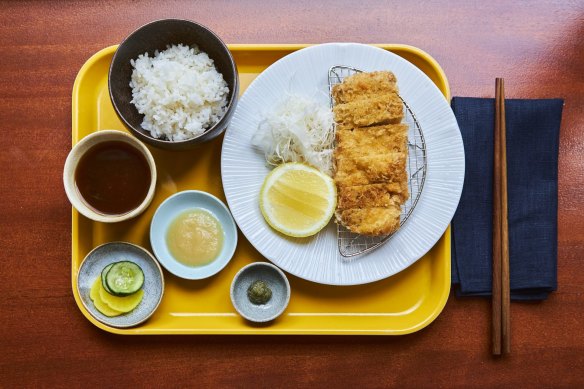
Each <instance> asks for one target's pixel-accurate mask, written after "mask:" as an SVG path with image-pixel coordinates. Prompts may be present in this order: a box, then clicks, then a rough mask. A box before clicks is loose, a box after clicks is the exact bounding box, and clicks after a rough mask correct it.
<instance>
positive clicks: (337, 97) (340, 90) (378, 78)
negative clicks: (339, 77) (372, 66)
mask: <svg viewBox="0 0 584 389" xmlns="http://www.w3.org/2000/svg"><path fill="white" fill-rule="evenodd" d="M332 92H333V93H332V94H333V99H334V101H335V104H345V103H350V102H351V101H355V100H357V99H360V98H363V97H367V96H369V95H372V94H386V93H390V92H393V93H397V92H398V89H397V83H396V79H395V75H394V74H393V73H392V72H386V71H380V72H371V73H355V74H354V75H352V76H349V77H347V78H345V79H344V80H343V82H342V83H341V84H338V85H335V86H334V87H333V90H332Z"/></svg>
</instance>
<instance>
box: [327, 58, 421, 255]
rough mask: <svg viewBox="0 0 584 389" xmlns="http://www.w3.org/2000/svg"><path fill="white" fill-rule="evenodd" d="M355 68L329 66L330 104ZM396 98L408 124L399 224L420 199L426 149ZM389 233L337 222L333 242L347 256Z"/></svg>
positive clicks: (410, 114) (368, 248)
mask: <svg viewBox="0 0 584 389" xmlns="http://www.w3.org/2000/svg"><path fill="white" fill-rule="evenodd" d="M357 72H361V70H359V69H355V68H353V67H349V66H341V65H337V66H333V67H331V68H330V69H329V73H328V84H329V95H330V104H331V108H332V107H333V105H334V101H333V98H332V88H333V86H334V85H336V84H340V83H342V82H343V80H344V79H345V77H348V76H350V75H352V74H355V73H357ZM399 98H400V99H401V100H402V102H403V104H404V112H405V118H404V123H406V124H408V126H409V130H408V159H407V163H406V170H407V172H408V177H409V179H408V186H409V190H410V197H409V198H408V200H407V201H406V202H405V203H404V204H403V205H402V212H401V216H400V226H403V224H404V223H405V222H406V221H407V220H408V218H409V217H410V215H411V214H412V212H413V211H414V208H415V207H416V204H417V203H418V200H419V199H420V195H421V194H422V189H423V187H424V181H425V180H426V170H427V153H426V141H425V140H424V133H423V132H422V128H421V126H420V123H419V122H418V120H417V118H416V115H415V114H414V112H413V111H412V110H411V108H410V106H409V105H408V104H407V103H406V101H405V100H404V99H403V98H402V97H401V96H399ZM392 236H393V234H391V235H385V236H365V235H359V234H355V233H353V232H351V231H349V230H347V229H346V228H345V227H343V226H341V225H340V224H338V223H337V244H338V248H339V252H340V254H341V255H342V256H343V257H347V258H348V257H354V256H357V255H359V254H364V253H366V252H368V251H371V250H374V249H376V248H378V247H379V246H381V245H383V244H384V243H385V242H387V241H389V239H391V237H392Z"/></svg>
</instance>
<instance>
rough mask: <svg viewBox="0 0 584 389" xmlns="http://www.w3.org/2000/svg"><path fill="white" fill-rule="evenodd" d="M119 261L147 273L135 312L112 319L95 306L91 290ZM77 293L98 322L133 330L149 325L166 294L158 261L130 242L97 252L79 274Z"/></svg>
mask: <svg viewBox="0 0 584 389" xmlns="http://www.w3.org/2000/svg"><path fill="white" fill-rule="evenodd" d="M119 261H132V262H134V263H135V264H137V265H138V266H140V268H141V269H142V271H143V272H144V285H143V286H142V289H143V290H144V297H143V298H142V301H141V302H140V304H139V305H138V306H137V307H136V308H135V309H134V310H133V311H130V312H128V313H125V314H122V315H120V316H114V317H109V316H105V315H104V314H102V313H101V312H100V311H98V310H97V308H96V307H95V305H94V304H93V301H92V300H91V297H90V292H91V286H92V285H93V283H94V282H95V280H96V279H98V278H100V277H101V271H102V270H103V268H105V267H106V266H107V265H109V264H111V263H114V262H119ZM77 292H78V294H79V297H80V299H81V302H82V303H83V306H84V307H85V309H86V310H87V312H89V314H90V315H91V316H93V317H94V318H95V319H97V320H99V321H100V322H102V323H104V324H106V325H108V326H111V327H118V328H125V327H134V326H136V325H138V324H140V323H143V322H144V321H146V320H147V319H148V318H149V317H150V316H152V314H153V313H154V311H156V308H158V305H159V304H160V301H161V300H162V296H163V294H164V275H163V274H162V269H161V268H160V265H159V264H158V262H156V259H154V257H153V256H152V254H150V253H149V252H148V251H146V250H145V249H143V248H142V247H140V246H137V245H135V244H132V243H127V242H111V243H105V244H103V245H101V246H98V247H96V248H94V249H93V250H92V251H91V252H90V253H89V254H87V256H86V257H85V259H84V260H83V262H82V263H81V266H80V267H79V272H78V273H77Z"/></svg>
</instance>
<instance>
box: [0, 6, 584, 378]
mask: <svg viewBox="0 0 584 389" xmlns="http://www.w3.org/2000/svg"><path fill="white" fill-rule="evenodd" d="M170 16H175V17H185V18H190V19H194V20H196V21H199V22H201V23H203V24H205V25H208V26H209V27H211V28H212V29H214V30H215V31H216V32H217V33H218V34H219V35H220V36H222V37H223V38H224V39H225V41H227V42H230V43H249V42H252V43H254V42H259V43H291V42H303V43H319V42H330V41H357V42H388V43H405V44H410V45H414V46H418V47H420V48H422V49H424V50H426V51H428V52H429V53H430V54H431V55H433V56H434V57H435V58H436V59H437V60H438V62H439V63H440V64H441V65H442V66H443V68H444V70H445V72H446V74H447V76H448V78H449V80H450V84H451V89H452V92H453V95H459V96H490V97H492V96H493V79H494V78H495V77H504V78H505V80H506V92H507V97H508V98H513V97H524V98H537V97H563V98H565V101H566V105H565V109H564V114H563V120H562V129H561V141H560V161H559V169H560V176H559V237H558V239H559V253H558V254H559V263H558V282H559V289H558V292H557V293H554V294H552V295H551V296H550V298H549V300H547V301H545V302H542V303H538V304H516V303H514V304H513V305H512V307H511V311H512V316H513V325H512V328H511V335H512V338H513V354H511V355H509V356H506V357H503V358H499V359H496V358H493V357H491V355H490V337H489V333H490V330H489V327H490V320H489V317H490V303H489V301H488V300H486V299H485V300H481V299H465V300H460V299H457V298H455V297H451V298H450V300H449V301H448V304H447V305H446V308H445V309H444V312H443V313H442V314H441V315H440V316H439V317H438V318H437V320H436V321H435V322H434V323H433V324H431V325H430V326H429V327H428V328H426V329H424V330H423V331H421V332H418V333H416V334H413V335H409V336H404V337H280V336H275V337H235V336H225V337H221V336H191V337H172V336H160V337H155V336H153V337H123V336H114V335H110V334H107V333H104V332H102V331H101V330H99V329H97V328H95V327H94V326H93V325H92V324H91V323H89V322H88V321H87V320H86V319H85V318H84V317H83V316H82V315H81V313H80V312H79V309H78V308H77V306H76V305H75V302H74V300H73V297H72V292H71V284H70V262H71V258H70V252H71V250H70V245H71V235H70V230H71V221H70V206H69V203H68V202H67V199H66V197H65V194H64V191H63V188H62V180H61V174H62V169H63V164H64V160H65V157H66V154H67V152H68V150H69V148H70V144H71V141H70V131H71V88H72V85H73V80H74V78H75V75H76V74H77V71H78V70H79V68H80V66H81V65H82V64H83V62H84V61H85V60H86V59H87V58H88V57H89V56H90V55H91V54H93V53H94V52H95V51H97V50H99V49H101V48H103V47H104V46H108V45H111V44H115V43H118V42H119V41H121V39H122V38H123V37H124V36H126V34H127V33H128V32H130V31H131V30H133V29H134V28H136V27H138V26H139V25H141V24H143V23H145V22H147V21H150V20H153V19H156V18H164V17H170ZM583 36H584V4H583V3H582V1H537V2H531V1H518V2H508V1H488V2H463V1H460V2H437V1H419V2H416V3H415V4H410V2H406V1H400V2H395V3H393V4H391V3H388V2H385V1H383V2H382V1H379V2H376V1H360V2H355V1H352V0H351V1H348V0H335V1H320V2H317V1H307V0H301V1H273V2H265V1H260V0H253V1H239V2H235V1H233V2H227V1H213V2H211V1H209V2H197V1H179V2H177V1H167V2H163V1H161V2H159V1H150V2H134V1H120V2H113V1H112V2H104V1H87V2H83V1H70V2H57V1H13V2H12V1H4V2H0V47H1V49H2V59H1V60H0V107H1V109H0V129H1V130H2V134H1V136H0V162H1V163H2V173H1V174H0V199H1V200H0V248H1V250H0V280H1V291H2V298H1V299H0V387H6V388H11V387H37V386H44V387H59V386H62V387H65V386H66V387H81V386H84V387H88V386H97V385H99V384H103V383H104V380H106V382H108V383H114V385H116V386H118V385H119V386H128V387H138V386H144V385H148V386H162V385H167V386H185V385H186V384H190V385H192V386H195V385H199V386H202V385H214V386H233V387H235V386H243V385H244V384H246V383H248V384H249V383H252V382H253V383H255V384H256V386H259V387H270V386H271V387H281V386H284V385H291V386H309V385H310V386H312V385H318V384H321V385H327V386H329V387H347V386H353V385H357V384H361V385H362V386H364V387H380V386H400V387H416V388H420V387H430V386H432V387H494V386H499V387H502V386H505V387H520V388H530V387H531V388H540V387H566V388H568V387H570V388H575V387H584V373H583V372H582V366H583V365H584V330H583V328H584V261H583V258H584V219H583V218H582V214H584V191H583V190H582V182H583V181H584V170H583V168H582V167H583V166H584V131H582V129H583V126H584V122H583V119H584V114H583V107H584V78H583V77H582V70H583V69H584V55H583V54H582V53H583V52H584V40H583V39H582V37H583ZM263 365H266V366H268V368H259V367H258V366H263ZM181 384H183V385H181Z"/></svg>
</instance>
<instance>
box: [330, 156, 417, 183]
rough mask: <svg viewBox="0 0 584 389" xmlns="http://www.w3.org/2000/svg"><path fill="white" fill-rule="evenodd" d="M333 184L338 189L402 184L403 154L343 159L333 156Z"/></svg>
mask: <svg viewBox="0 0 584 389" xmlns="http://www.w3.org/2000/svg"><path fill="white" fill-rule="evenodd" d="M335 167H336V174H335V178H334V180H335V182H336V184H337V186H339V187H346V186H354V185H367V184H373V183H382V182H398V183H399V182H402V181H405V180H406V179H407V176H406V172H405V168H406V156H405V154H404V153H388V154H378V155H366V156H363V157H355V158H351V157H348V158H343V157H342V156H339V155H338V154H337V155H335Z"/></svg>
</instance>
